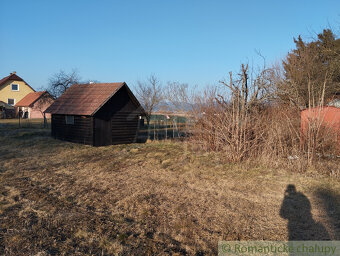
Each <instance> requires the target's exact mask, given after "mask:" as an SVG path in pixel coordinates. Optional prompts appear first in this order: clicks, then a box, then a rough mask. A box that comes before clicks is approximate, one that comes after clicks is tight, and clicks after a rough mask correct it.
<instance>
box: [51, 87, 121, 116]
mask: <svg viewBox="0 0 340 256" xmlns="http://www.w3.org/2000/svg"><path fill="white" fill-rule="evenodd" d="M124 84H125V83H93V84H74V85H72V86H71V87H70V88H68V89H67V90H66V92H64V94H62V95H61V96H60V97H59V98H58V99H56V101H55V102H54V103H53V104H52V105H51V106H50V107H48V108H47V109H46V111H45V112H46V113H52V114H63V115H89V116H90V115H93V114H95V113H96V112H97V110H99V109H100V108H101V107H102V106H103V105H104V104H105V103H106V102H107V101H108V100H109V99H110V98H111V97H112V96H113V95H114V94H115V93H116V92H117V91H118V90H119V89H120V88H121V87H122V86H123V85H124Z"/></svg>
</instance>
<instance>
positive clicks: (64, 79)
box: [47, 69, 80, 98]
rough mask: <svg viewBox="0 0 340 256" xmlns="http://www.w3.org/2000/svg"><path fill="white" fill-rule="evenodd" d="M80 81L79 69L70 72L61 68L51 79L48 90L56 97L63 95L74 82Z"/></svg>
mask: <svg viewBox="0 0 340 256" xmlns="http://www.w3.org/2000/svg"><path fill="white" fill-rule="evenodd" d="M77 83H80V76H79V74H78V71H77V70H75V69H73V70H72V71H71V72H70V73H66V72H65V71H63V70H60V71H59V72H58V73H56V74H54V75H53V76H52V77H50V79H49V86H48V89H47V90H48V91H49V92H50V94H51V95H52V96H53V97H54V98H58V97H59V96H60V95H62V94H63V93H64V92H65V91H66V89H67V88H69V87H70V86H71V85H72V84H77Z"/></svg>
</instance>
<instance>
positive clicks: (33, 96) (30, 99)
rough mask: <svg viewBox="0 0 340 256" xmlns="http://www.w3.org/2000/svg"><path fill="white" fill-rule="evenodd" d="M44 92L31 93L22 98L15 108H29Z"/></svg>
mask: <svg viewBox="0 0 340 256" xmlns="http://www.w3.org/2000/svg"><path fill="white" fill-rule="evenodd" d="M44 93H46V91H43V92H31V93H29V94H27V95H26V96H25V97H23V98H22V99H21V100H20V101H19V102H18V103H17V104H15V106H16V107H29V106H31V105H32V104H33V103H34V102H36V101H37V100H38V99H39V98H40V97H41V96H42V95H43V94H44Z"/></svg>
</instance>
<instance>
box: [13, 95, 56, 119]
mask: <svg viewBox="0 0 340 256" xmlns="http://www.w3.org/2000/svg"><path fill="white" fill-rule="evenodd" d="M53 102H54V99H53V97H52V96H51V95H50V94H49V93H48V92H47V91H43V92H31V93H29V94H27V95H26V96H25V97H24V98H22V99H21V100H20V101H19V102H18V103H17V104H15V106H16V107H18V108H19V110H21V111H22V118H43V117H44V111H45V110H46V109H47V108H48V107H49V106H50V105H51V104H52V103H53ZM50 117H51V115H50V114H46V118H50Z"/></svg>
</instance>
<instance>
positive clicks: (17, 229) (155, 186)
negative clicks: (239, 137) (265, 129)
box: [0, 126, 340, 255]
mask: <svg viewBox="0 0 340 256" xmlns="http://www.w3.org/2000/svg"><path fill="white" fill-rule="evenodd" d="M334 166H335V168H340V167H339V165H334ZM334 171H335V172H336V171H339V169H337V170H334ZM0 184H1V185H0V254H1V255H3V254H5V255H185V254H187V255H212V254H217V242H218V240H222V239H223V240H250V239H251V240H288V239H292V238H296V239H313V240H320V239H337V240H340V182H339V181H338V180H337V179H336V178H334V177H332V176H322V175H320V174H318V173H317V172H315V171H312V170H311V171H310V172H307V173H297V172H294V171H291V170H290V171H288V170H285V169H283V168H276V169H270V168H265V167H262V166H260V165H255V164H253V165H250V164H242V165H241V164H228V163H226V162H225V161H224V159H223V155H218V154H216V153H204V152H196V151H193V150H192V149H190V148H189V147H188V146H187V144H186V143H183V142H182V143H180V142H176V143H175V142H152V143H146V144H131V145H117V146H107V147H97V148H96V147H90V146H84V145H78V144H73V143H68V142H63V141H58V140H54V139H52V138H50V137H49V131H48V130H44V129H39V128H22V129H9V128H8V127H5V126H0ZM289 184H293V185H295V187H296V189H297V191H298V193H296V195H297V196H296V197H295V198H294V196H292V197H289V196H288V197H286V199H284V196H285V195H284V193H285V190H286V188H287V186H288V185H289ZM294 227H296V230H294ZM320 230H321V231H320Z"/></svg>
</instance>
